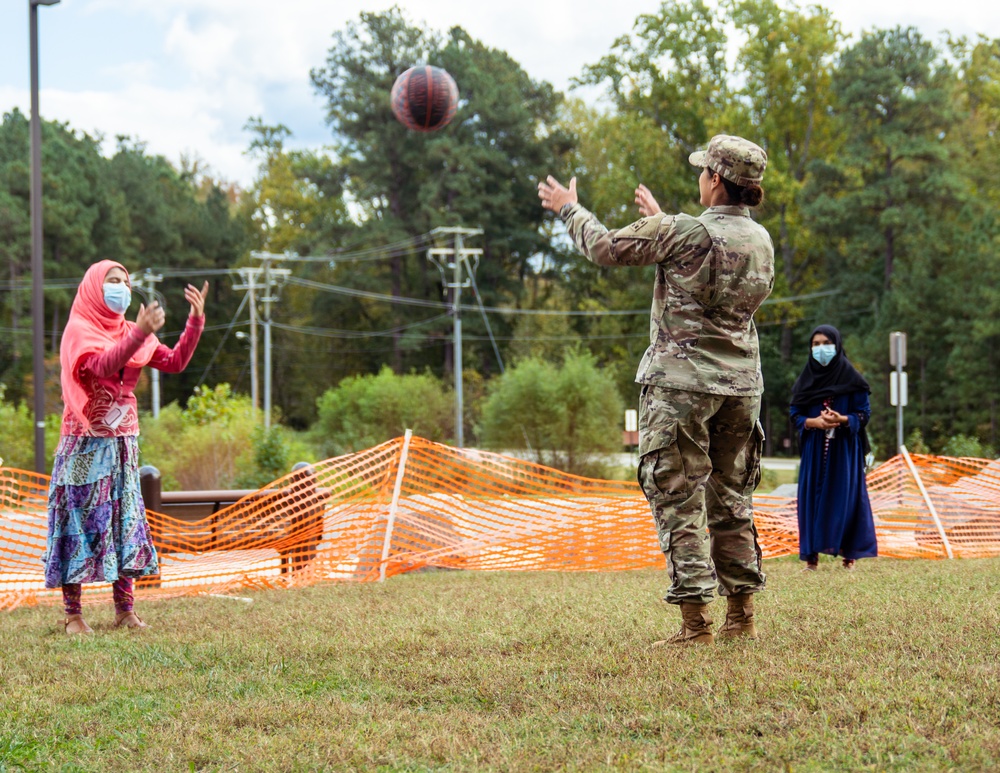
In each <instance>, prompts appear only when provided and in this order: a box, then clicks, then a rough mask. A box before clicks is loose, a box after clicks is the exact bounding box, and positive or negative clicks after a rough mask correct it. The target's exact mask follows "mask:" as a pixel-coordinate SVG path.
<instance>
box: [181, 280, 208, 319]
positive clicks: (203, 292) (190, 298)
mask: <svg viewBox="0 0 1000 773" xmlns="http://www.w3.org/2000/svg"><path fill="white" fill-rule="evenodd" d="M184 297H185V298H186V299H187V302H188V303H190V304H191V314H190V316H192V317H204V316H205V298H207V297H208V282H207V281H206V282H205V284H203V285H202V286H201V289H200V290H199V289H197V288H196V287H195V286H194V285H188V286H187V287H185V288H184Z"/></svg>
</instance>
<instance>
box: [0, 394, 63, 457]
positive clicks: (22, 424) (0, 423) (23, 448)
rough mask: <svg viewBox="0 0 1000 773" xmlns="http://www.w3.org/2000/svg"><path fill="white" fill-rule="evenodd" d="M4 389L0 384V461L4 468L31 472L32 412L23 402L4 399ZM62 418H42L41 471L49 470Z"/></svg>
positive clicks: (55, 415)
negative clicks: (15, 402) (42, 462)
mask: <svg viewBox="0 0 1000 773" xmlns="http://www.w3.org/2000/svg"><path fill="white" fill-rule="evenodd" d="M5 391H6V387H5V385H4V384H0V427H2V428H3V431H2V432H0V459H3V464H4V466H5V467H13V468H16V469H20V470H34V469H35V413H34V409H33V408H32V407H31V406H29V405H28V404H27V403H26V402H24V401H23V400H22V401H21V402H19V403H17V404H16V405H15V404H14V403H9V402H6V401H5V400H4V393H5ZM61 429H62V417H61V416H59V415H58V414H55V413H51V414H49V415H48V416H46V417H45V469H46V470H51V469H52V457H53V456H54V455H55V450H56V446H57V445H58V444H59V432H60V430H61Z"/></svg>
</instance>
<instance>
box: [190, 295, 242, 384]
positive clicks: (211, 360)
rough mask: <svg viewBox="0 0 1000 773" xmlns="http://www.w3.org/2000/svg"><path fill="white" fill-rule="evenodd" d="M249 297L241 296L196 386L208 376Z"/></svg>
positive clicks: (202, 382)
mask: <svg viewBox="0 0 1000 773" xmlns="http://www.w3.org/2000/svg"><path fill="white" fill-rule="evenodd" d="M249 297H250V296H249V295H244V296H243V300H242V301H240V305H239V307H238V308H237V309H236V313H235V314H233V318H232V320H231V321H230V323H229V324H228V325H227V326H226V334H225V335H224V336H222V340H221V341H219V345H218V346H217V347H215V352H214V353H213V354H212V359H210V360H209V361H208V365H206V366H205V371H204V372H203V373H202V374H201V378H200V379H198V386H201V385H202V384H204V383H205V378H206V377H207V376H208V371H210V370H211V369H212V366H213V365H214V364H215V358H216V357H218V356H219V352H221V351H222V347H223V345H224V344H225V343H226V341H227V340H228V338H229V333H230V332H231V331H232V329H233V327H234V326H235V325H236V319H237V317H239V316H240V312H241V311H243V307H244V306H246V304H247V298H249Z"/></svg>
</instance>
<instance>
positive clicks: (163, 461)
mask: <svg viewBox="0 0 1000 773" xmlns="http://www.w3.org/2000/svg"><path fill="white" fill-rule="evenodd" d="M261 420H262V417H261V416H260V413H259V412H255V411H254V410H253V407H252V405H251V403H250V398H249V397H247V396H245V395H236V394H233V392H232V390H231V388H230V386H229V385H228V384H219V385H218V386H216V387H215V388H207V387H204V388H197V389H196V390H195V394H194V395H192V397H191V398H190V399H189V400H188V403H187V407H186V408H184V409H181V408H180V407H179V406H178V405H177V404H176V403H173V404H171V405H168V406H166V407H165V408H164V409H163V410H161V411H160V415H159V416H158V417H157V418H155V419H154V418H153V417H151V416H144V417H143V418H142V420H141V422H140V424H141V427H142V434H141V435H140V436H139V449H140V460H141V463H142V464H151V465H153V466H154V467H156V468H157V469H158V470H159V471H160V474H161V476H162V479H163V487H164V489H171V490H176V489H181V490H204V489H226V488H256V487H259V486H263V485H266V484H267V483H270V482H271V481H272V480H274V479H276V478H279V477H281V476H282V475H285V474H286V473H288V472H290V471H291V465H292V463H294V462H297V461H312V460H313V456H314V455H313V453H312V452H311V450H310V449H308V447H307V446H306V444H305V443H304V441H302V440H300V439H298V438H297V436H296V435H295V433H293V432H292V431H291V430H288V429H286V428H283V427H275V428H274V429H272V430H271V431H270V432H265V431H264V429H263V427H262V426H261V425H260V422H261ZM293 460H294V461H293Z"/></svg>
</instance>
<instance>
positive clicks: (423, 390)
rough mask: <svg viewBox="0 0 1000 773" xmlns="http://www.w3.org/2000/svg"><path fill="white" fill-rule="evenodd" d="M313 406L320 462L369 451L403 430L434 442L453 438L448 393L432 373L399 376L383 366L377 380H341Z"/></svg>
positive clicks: (314, 431) (452, 414) (314, 429)
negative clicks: (327, 458)
mask: <svg viewBox="0 0 1000 773" xmlns="http://www.w3.org/2000/svg"><path fill="white" fill-rule="evenodd" d="M316 404H317V407H318V409H319V418H318V419H317V421H316V424H315V425H314V426H313V429H312V437H313V438H314V442H315V445H316V447H317V449H318V450H319V452H320V454H321V455H322V456H323V457H324V458H326V457H331V456H339V455H341V454H346V453H351V452H353V451H360V450H363V449H366V448H371V447H372V446H376V445H379V444H380V443H384V442H385V441H387V440H392V439H393V438H394V437H399V436H400V435H402V434H404V433H405V431H406V430H407V429H412V430H413V433H414V434H415V435H419V436H421V437H424V438H427V439H428V440H433V441H436V442H446V441H449V440H451V439H452V438H453V437H454V434H453V432H454V424H455V420H454V403H453V399H452V396H451V392H450V391H449V390H448V389H446V388H445V386H444V384H443V383H442V382H441V381H440V380H439V379H437V378H435V377H434V376H432V375H431V374H430V373H423V374H415V373H411V374H409V375H404V376H398V375H396V374H395V373H393V371H392V369H391V368H389V367H388V366H384V367H383V368H382V370H380V371H379V373H378V375H375V376H372V375H365V376H350V377H348V378H345V379H344V380H343V381H341V382H340V384H339V385H338V386H337V387H336V388H335V389H329V390H327V391H326V392H324V393H323V395H322V396H321V397H320V398H319V399H318V400H317V401H316Z"/></svg>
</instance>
